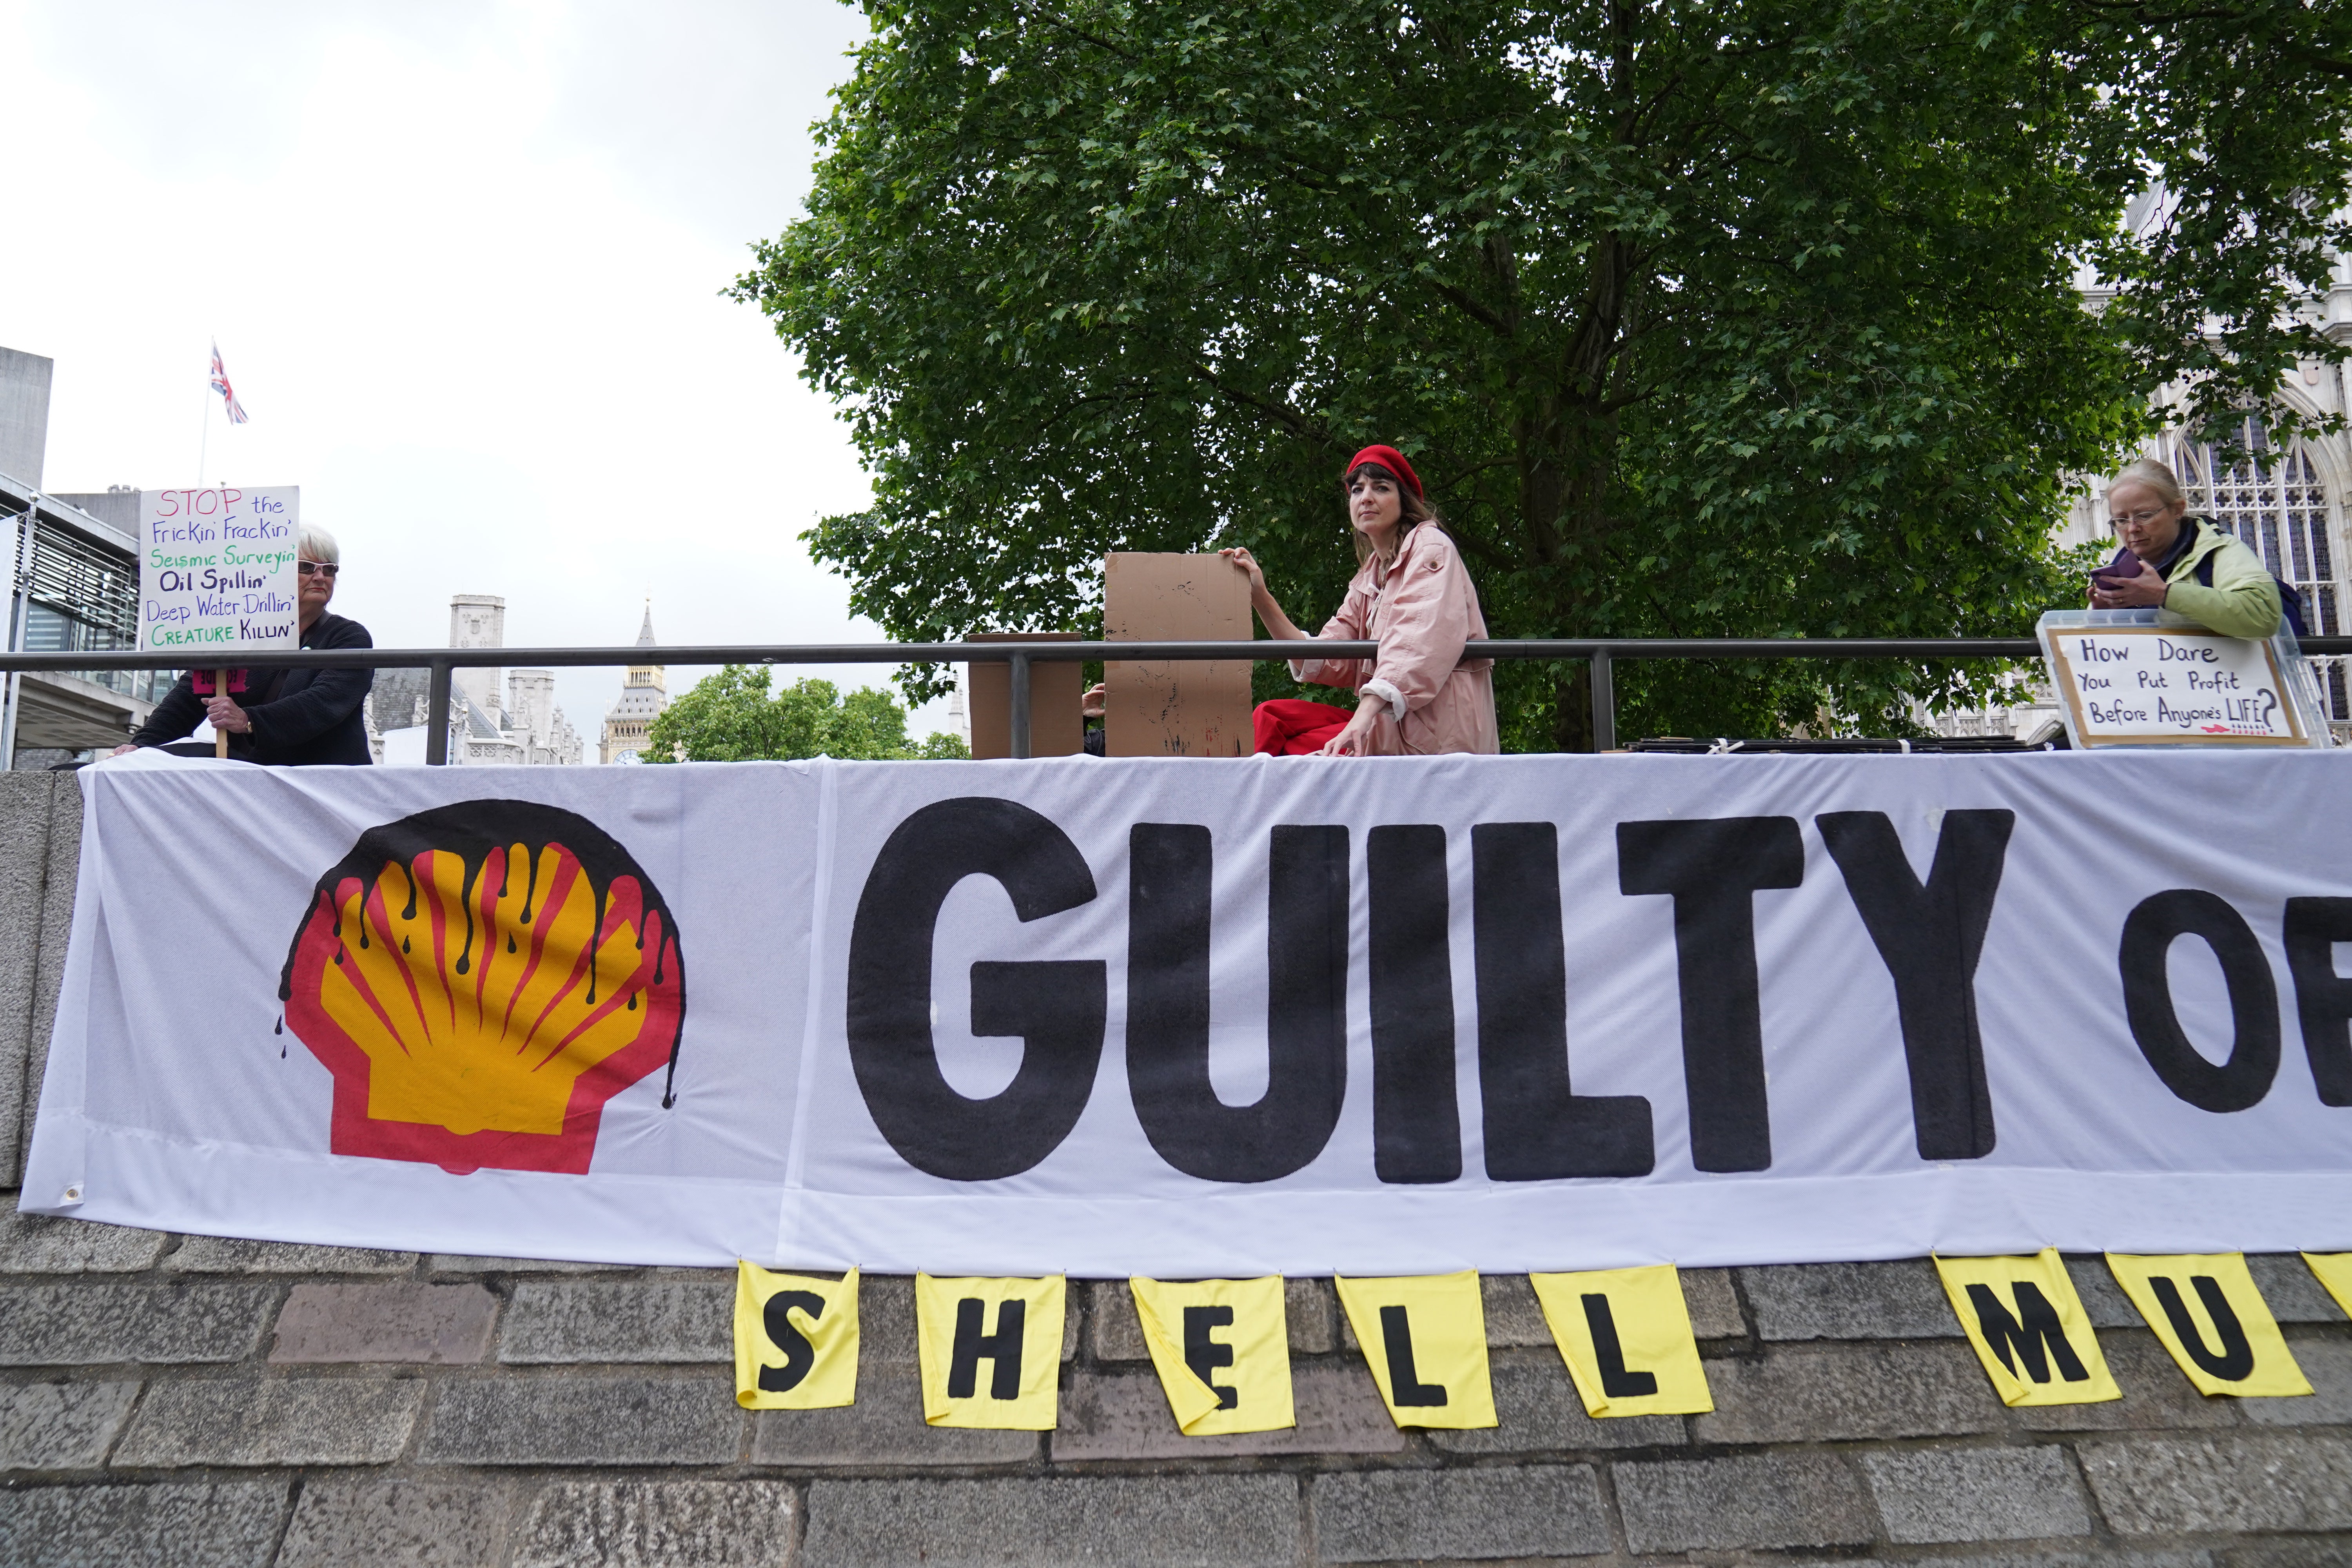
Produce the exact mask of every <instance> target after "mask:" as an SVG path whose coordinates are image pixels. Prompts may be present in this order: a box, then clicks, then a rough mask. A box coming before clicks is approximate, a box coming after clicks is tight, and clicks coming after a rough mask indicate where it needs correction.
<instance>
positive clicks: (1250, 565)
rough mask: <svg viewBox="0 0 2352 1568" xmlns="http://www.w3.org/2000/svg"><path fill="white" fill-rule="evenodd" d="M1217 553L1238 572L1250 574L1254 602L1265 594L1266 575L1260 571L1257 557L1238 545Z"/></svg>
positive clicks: (1251, 594) (1251, 593)
mask: <svg viewBox="0 0 2352 1568" xmlns="http://www.w3.org/2000/svg"><path fill="white" fill-rule="evenodd" d="M1217 553H1218V554H1220V555H1222V556H1223V557H1224V558H1225V559H1226V560H1228V561H1230V562H1232V563H1234V569H1235V570H1236V571H1240V572H1244V573H1246V574H1248V576H1249V585H1250V597H1251V598H1252V599H1253V600H1255V599H1256V598H1257V596H1258V595H1261V594H1263V593H1265V573H1264V572H1261V571H1260V570H1258V564H1257V557H1256V556H1255V555H1252V554H1251V553H1250V552H1248V551H1246V550H1244V549H1243V548H1242V547H1241V546H1239V545H1237V544H1236V545H1230V546H1228V547H1226V548H1225V549H1223V550H1220V551H1218V552H1217Z"/></svg>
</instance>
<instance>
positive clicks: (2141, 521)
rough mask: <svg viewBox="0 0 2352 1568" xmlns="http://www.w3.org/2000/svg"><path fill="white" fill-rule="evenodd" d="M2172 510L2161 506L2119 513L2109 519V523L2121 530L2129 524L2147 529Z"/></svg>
mask: <svg viewBox="0 0 2352 1568" xmlns="http://www.w3.org/2000/svg"><path fill="white" fill-rule="evenodd" d="M2171 510H2172V509H2171V508H2170V507H2168V506H2159V507H2156V508H2153V509H2148V510H2140V511H2133V512H2121V511H2119V512H2117V513H2116V514H2115V515H2114V516H2113V517H2110V518H2108V519H2107V521H2108V523H2109V524H2110V525H2112V526H2113V527H2116V528H2121V527H2122V526H2123V525H2124V524H2126V523H2127V522H2128V523H2130V524H2131V525H2132V526H2133V527H2135V528H2146V527H2147V525H2148V524H2149V523H2151V522H2154V521H2156V520H2157V519H2158V518H2159V517H2162V516H2164V515H2165V514H2166V513H2168V512H2169V511H2171Z"/></svg>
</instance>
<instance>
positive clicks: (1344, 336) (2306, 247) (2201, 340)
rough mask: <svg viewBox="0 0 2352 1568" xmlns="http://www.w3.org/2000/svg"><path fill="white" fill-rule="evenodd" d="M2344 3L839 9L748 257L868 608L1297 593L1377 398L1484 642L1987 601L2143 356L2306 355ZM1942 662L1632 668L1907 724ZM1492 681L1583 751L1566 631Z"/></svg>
mask: <svg viewBox="0 0 2352 1568" xmlns="http://www.w3.org/2000/svg"><path fill="white" fill-rule="evenodd" d="M2343 4H2344V0H2317V3H2316V4H2312V5H2297V4H2290V3H2287V0H2278V3H2276V4H2262V5H2245V6H2236V7H2232V6H2229V5H2220V6H2207V5H2183V6H2180V7H2179V8H2177V9H2173V10H2166V9H2165V8H2163V7H2151V6H2140V5H2123V4H2114V5H2102V4H2095V3H2089V0H2075V3H2070V4H2036V3H2032V0H2027V3H2023V4H2013V3H2009V0H1965V3H1958V4H1955V3H1950V0H1843V3H1838V0H1706V3H1700V0H1562V3H1556V4H1532V5H1508V4H1499V3H1495V0H1459V3H1457V0H1433V3H1431V4H1418V3H1416V4H1396V3H1393V0H1269V3H1266V4H1260V5H1249V6H1238V5H1234V6H1217V7H1211V6H1206V5H1199V4H1190V5H1188V4H1183V3H1181V0H1179V3H1175V4H1150V5H1139V4H1134V3H1132V0H926V3H925V4H922V5H913V4H909V3H907V0H866V10H867V13H868V16H869V17H870V19H871V22H872V27H873V31H872V35H871V37H870V40H869V41H868V42H867V43H866V45H865V46H864V47H863V48H862V49H861V50H860V51H859V53H858V55H857V57H856V68H855V71H854V74H853V75H852V77H851V79H849V81H848V82H847V83H846V85H845V86H844V87H843V88H842V89H840V90H839V93H838V95H837V96H838V101H837V108H836V110H835V114H834V115H833V117H832V119H831V120H830V121H828V122H827V123H826V124H824V126H823V127H821V128H820V135H821V139H822V142H823V145H824V153H823V156H822V159H821V162H820V163H819V166H818V169H817V175H816V183H815V186H814V191H813V192H812V195H811V196H810V198H809V204H808V212H807V216H805V217H804V218H803V220H802V221H800V222H798V223H796V224H795V225H793V226H792V227H791V228H790V229H789V230H788V231H786V232H785V233H784V234H783V235H782V237H780V238H777V239H775V240H773V241H772V242H769V243H765V244H763V245H761V246H760V247H759V248H758V267H757V268H756V269H755V270H753V271H751V272H750V273H749V274H747V275H746V276H745V277H743V278H742V279H739V280H738V282H737V284H736V286H735V291H736V293H737V294H738V296H739V297H740V298H742V299H745V300H751V301H755V302H756V303H757V304H758V306H759V307H760V308H761V310H764V311H766V312H767V313H768V314H769V315H770V316H771V317H772V319H773V321H774V325H775V329H776V331H777V332H778V333H779V335H780V336H782V338H783V339H784V340H785V342H787V343H789V344H790V345H791V346H792V347H793V349H794V350H796V351H797V352H798V353H799V354H800V355H801V358H802V363H803V369H804V373H805V374H807V375H808V376H809V377H810V378H811V379H812V380H813V381H814V383H815V384H817V385H819V386H820V387H822V388H824V389H825V390H826V391H828V392H830V393H832V394H834V395H836V396H838V397H839V398H841V399H842V400H843V402H844V405H845V412H846V415H847V416H848V418H849V419H850V420H851V422H852V425H853V426H854V429H855V432H856V440H857V443H858V446H859V447H860V449H861V451H862V453H863V455H864V457H865V459H866V464H867V466H868V468H869V469H870V470H871V473H872V476H873V479H874V486H875V490H874V501H873V504H872V506H871V507H870V508H869V509H867V510H865V511H862V512H857V513H853V514H850V515H845V516H838V517H831V518H826V519H824V520H823V521H821V522H820V523H819V524H818V526H817V527H816V528H815V529H814V531H813V532H812V534H811V535H810V536H809V537H810V538H811V540H812V542H813V544H814V549H815V551H816V552H817V554H818V555H819V556H820V558H822V559H824V560H826V561H828V562H830V563H835V565H836V566H837V567H838V568H839V569H841V570H842V571H844V572H845V574H847V575H848V577H849V578H850V580H851V583H852V585H853V601H854V603H855V605H856V608H857V609H858V610H859V611H860V612H862V613H864V614H866V615H867V616H872V617H873V618H874V619H876V620H877V621H879V622H880V623H882V624H883V625H884V626H887V628H888V629H889V630H890V631H891V632H892V633H893V634H894V635H897V636H900V637H909V638H925V639H929V638H945V637H953V636H957V635H961V634H962V633H964V632H967V631H971V630H976V629H986V628H996V629H1017V628H1023V627H1037V628H1042V627H1047V626H1077V627H1087V626H1092V625H1093V624H1095V621H1094V617H1095V616H1097V613H1098V609H1099V582H1100V573H1099V563H1100V558H1101V556H1102V554H1103V552H1106V551H1109V550H1192V549H1202V548H1206V547H1209V546H1212V545H1216V544H1226V543H1245V544H1248V545H1251V546H1252V547H1254V548H1255V550H1256V551H1257V552H1258V553H1259V555H1260V557H1261V558H1262V559H1263V560H1264V561H1265V563H1266V564H1267V567H1268V574H1269V577H1270V578H1271V580H1272V582H1273V584H1274V585H1275V587H1276V592H1277V593H1278V594H1279V595H1281V596H1282V597H1283V599H1284V600H1285V602H1286V605H1289V607H1290V608H1291V609H1292V611H1293V614H1294V615H1295V616H1297V617H1298V618H1301V619H1309V618H1311V617H1318V616H1321V615H1322V614H1325V613H1327V612H1328V610H1329V609H1330V608H1331V606H1332V605H1334V604H1335V603H1336V601H1337V599H1338V597H1339V591H1340V589H1341V587H1342V586H1343V585H1344V584H1345V582H1346V579H1347V577H1348V574H1349V571H1350V570H1351V568H1352V562H1351V558H1350V556H1349V550H1348V546H1347V543H1346V539H1345V531H1344V528H1343V526H1342V521H1341V512H1340V507H1339V491H1338V486H1337V484H1336V480H1337V479H1338V477H1339V467H1340V465H1341V463H1342V462H1343V460H1344V459H1345V458H1346V457H1347V455H1348V454H1349V452H1351V451H1352V450H1354V449H1355V448H1356V447H1359V446H1360V445H1362V444H1364V443H1365V442H1367V441H1371V440H1387V441H1392V442H1393V443H1395V444H1396V445H1397V446H1399V447H1402V448H1403V449H1404V450H1405V451H1406V452H1407V453H1408V455H1410V456H1411V457H1412V458H1413V460H1414V462H1415V464H1416V465H1417V466H1418V467H1419V468H1420V469H1421V471H1422V473H1423V476H1424V478H1425V479H1427V480H1428V481H1429V483H1430V487H1431V492H1432V499H1433V500H1434V501H1435V502H1436V504H1437V506H1438V508H1439V510H1441V512H1442V513H1443V514H1444V518H1445V520H1446V522H1447V525H1448V527H1449V528H1450V529H1451V531H1453V533H1454V537H1455V538H1456V539H1457V540H1458V541H1459V542H1460V544H1461V546H1462V549H1463V551H1464V553H1465V557H1466V559H1467V560H1468V562H1469V563H1470V565H1471V568H1472V570H1473V573H1474V574H1475V578H1476V581H1477V583H1478V586H1479V590H1480V593H1481V595H1482V597H1483V599H1484V602H1485V605H1486V613H1487V618H1488V621H1489V623H1490V625H1491V626H1492V628H1493V630H1494V632H1495V634H1496V635H1497V636H1504V637H1536V636H1558V637H1576V636H1601V635H1607V636H1660V635H1679V636H1705V635H1748V636H1756V635H1776V636H1778V635H1815V636H1822V635H1880V636H1956V635H1987V634H2010V633H2016V632H2019V631H2021V630H2023V629H2025V628H2026V627H2028V626H2030V625H2031V624H2032V617H2033V616H2034V614H2035V613H2036V612H2037V611H2038V610H2039V609H2041V608H2042V607H2044V606H2045V605H2050V604H2053V603H2058V602H2063V601H2065V600H2067V599H2070V598H2073V597H2074V595H2076V593H2077V592H2078V590H2077V586H2076V584H2078V582H2079V579H2076V578H2074V577H2072V576H2070V575H2069V574H2068V571H2067V568H2068V564H2069V563H2064V562H2062V561H2061V560H2060V559H2059V558H2058V557H2057V555H2056V554H2055V552H2053V549H2052V548H2051V546H2050V544H2049V537H2050V530H2051V527H2052V524H2053V522H2054V521H2056V520H2057V518H2058V517H2059V516H2060V515H2061V514H2062V512H2063V505H2064V496H2065V493H2066V491H2067V489H2068V486H2069V481H2070V476H2071V475H2074V474H2079V473H2081V472H2084V471H2087V470H2093V469H2096V468H2100V467H2102V466H2104V465H2105V464H2106V463H2108V462H2110V461H2111V460H2112V459H2113V458H2115V456H2116V454H2117V453H2118V452H2119V451H2120V450H2122V449H2123V447H2125V446H2126V444H2127V443H2128V441H2129V440H2130V439H2132V438H2133V437H2135V436H2137V435H2138V434H2140V433H2141V432H2142V431H2143V430H2144V428H2145V426H2146V421H2147V418H2148V414H2147V399H2148V397H2149V396H2150V395H2151V394H2152V393H2154V392H2155V391H2156V390H2157V389H2158V388H2159V387H2161V386H2163V385H2166V384H2171V383H2182V382H2185V383H2186V384H2189V386H2190V387H2191V393H2192V396H2193V398H2194V399H2195V402H2196V409H2195V410H2194V412H2195V413H2196V414H2197V415H2198V416H2200V417H2201V416H2207V415H2215V416H2218V415H2221V414H2223V413H2226V412H2227V411H2228V410H2229V409H2231V408H2233V407H2236V406H2238V405H2242V404H2243V403H2244V402H2245V401H2247V400H2248V399H2250V398H2252V399H2255V400H2260V399H2261V398H2263V396H2264V395H2267V394H2268V392H2269V391H2270V390H2271V388H2273V387H2274V386H2275V385H2276V382H2277V376H2278V374H2279V372H2280V371H2281V370H2282V369H2283V368H2284V366H2286V365H2287V364H2289V363H2294V360H2295V359H2296V358H2297V357H2298V356H2302V357H2305V358H2312V357H2319V358H2332V357H2335V356H2336V354H2337V353H2338V352H2339V351H2337V350H2336V348H2335V347H2334V346H2333V345H2332V344H2329V343H2328V342H2326V340H2325V339H2324V338H2322V337H2320V336H2319V335H2318V334H2317V332H2316V331H2315V330H2314V329H2313V328H2312V327H2311V325H2310V324H2309V323H2307V322H2304V321H2300V320H2298V319H2297V318H2296V317H2295V316H2294V312H2293V310H2292V308H2291V307H2292V303H2293V301H2294V299H2295V298H2296V297H2297V296H2298V295H2299V294H2300V293H2302V292H2304V291H2306V290H2308V289H2311V288H2313V287H2314V286H2315V285H2316V284H2318V283H2319V282H2321V280H2322V279H2324V276H2325V271H2326V251H2327V247H2328V246H2329V245H2330V244H2333V243H2340V242H2341V241H2342V239H2343V238H2344V231H2343V226H2342V225H2341V224H2340V223H2338V222H2337V221H2336V218H2335V216H2334V215H2336V214H2337V213H2339V212H2340V211H2341V210H2342V208H2343V206H2344V204H2345V199H2346V195H2347V166H2352V142H2347V124H2348V123H2352V116H2347V107H2352V84H2347V78H2346V76H2345V74H2344V72H2343V71H2342V69H2341V60H2342V56H2343V52H2344V51H2343V50H2342V49H2341V48H2340V47H2338V46H2340V44H2341V42H2342V26H2341V21H2340V15H2341V12H2340V7H2341V6H2342V5H2343ZM2331 51H2333V52H2331ZM2151 184H2161V186H2162V187H2163V190H2164V197H2163V200H2162V202H2161V203H2159V204H2158V206H2157V209H2156V210H2155V212H2154V216H2152V217H2151V218H2150V219H2149V220H2148V221H2147V222H2145V223H2143V224H2141V225H2139V226H2137V228H2135V229H2132V230H2128V231H2126V229H2124V228H2123V227H2121V226H2120V225H2119V219H2120V218H2121V217H2122V216H2123V215H2124V212H2125V209H2126V205H2127V204H2128V203H2130V202H2131V201H2132V199H2133V198H2135V197H2136V196H2138V195H2140V194H2141V193H2143V192H2145V191H2147V189H2149V188H2150V186H2151ZM2142 205H2143V206H2145V205H2147V204H2145V203H2143V204H2142ZM2093 275H2096V276H2098V277H2100V278H2102V279H2105V282H2106V283H2107V284H2108V286H2110V287H2111V288H2112V289H2114V290H2115V293H2114V298H2113V300H2112V302H2111V303H2108V304H2107V305H2106V306H2105V309H2104V310H2096V311H2094V310H2086V309H2085V308H2084V303H2083V296H2082V293H2081V291H2080V289H2079V287H2078V285H2079V282H2080V281H2081V280H2082V279H2084V278H2087V277H2090V276H2093ZM907 679H908V682H909V689H911V690H913V691H915V692H917V693H918V694H922V693H926V692H928V691H929V689H930V686H929V682H931V681H934V680H937V679H942V677H940V676H936V675H932V674H929V673H927V672H922V671H916V672H912V673H910V675H909V676H908V677H907ZM1970 679H1971V677H1969V675H1968V674H1967V673H1966V672H1964V671H1960V670H1956V669H1954V668H1948V667H1903V666H1894V665H1871V666H1857V665H1848V666H1837V665H1832V664H1828V663H1826V662H1823V663H1814V662H1810V661H1791V662H1786V663H1761V664H1759V665H1756V666H1754V667H1744V668H1738V669H1733V670H1724V669H1701V668H1693V667H1689V666H1666V665H1658V666H1648V667H1637V668H1635V669H1633V670H1630V671H1627V672H1625V676H1624V678H1623V684H1624V692H1623V701H1624V703H1625V705H1626V707H1627V708H1628V709H1629V710H1630V712H1629V714H1628V715H1627V721H1628V722H1629V723H1630V724H1632V725H1634V726H1639V727H1643V728H1648V729H1653V730H1659V729H1664V730H1675V731H1684V732H1725V731H1731V732H1738V731H1750V732H1752V731H1755V730H1757V729H1759V728H1769V727H1772V726H1776V725H1782V724H1787V723H1790V722H1792V721H1800V720H1808V719H1811V718H1812V717H1814V716H1815V715H1816V714H1817V713H1818V712H1819V711H1820V710H1822V708H1823V707H1824V706H1825V705H1826V706H1827V707H1828V708H1829V709H1830V710H1832V711H1833V712H1836V713H1840V714H1844V715H1850V716H1853V717H1854V718H1857V719H1860V720H1863V721H1868V722H1872V723H1876V724H1885V723H1899V722H1901V721H1902V716H1903V713H1904V711H1905V710H1906V707H1907V704H1908V702H1909V700H1912V699H1914V698H1926V699H1928V700H1954V699H1956V698H1958V697H1960V696H1963V695H1965V694H1966V693H1967V692H1968V690H1969V680H1970ZM1502 694H1503V702H1504V710H1505V711H1504V720H1505V727H1506V731H1507V734H1508V735H1510V736H1511V738H1512V739H1513V741H1514V742H1515V743H1517V744H1520V745H1530V744H1532V745H1550V744H1558V745H1560V746H1564V747H1571V748H1572V747H1577V746H1580V745H1583V744H1585V743H1587V742H1589V736H1590V728H1589V725H1590V714H1589V712H1588V710H1587V707H1586V704H1585V700H1584V687H1583V683H1582V681H1581V679H1580V672H1579V671H1578V669H1577V668H1573V667H1551V668H1535V667H1516V668H1515V667H1511V666H1506V667H1505V672H1504V679H1503V681H1502Z"/></svg>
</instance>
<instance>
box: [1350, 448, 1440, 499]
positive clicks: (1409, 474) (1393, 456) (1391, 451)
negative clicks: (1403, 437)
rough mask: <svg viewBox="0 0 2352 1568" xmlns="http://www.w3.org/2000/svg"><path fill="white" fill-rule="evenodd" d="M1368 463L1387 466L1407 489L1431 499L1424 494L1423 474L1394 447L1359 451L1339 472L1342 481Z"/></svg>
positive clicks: (1423, 497) (1382, 466)
mask: <svg viewBox="0 0 2352 1568" xmlns="http://www.w3.org/2000/svg"><path fill="white" fill-rule="evenodd" d="M1366 463H1378V464H1379V465H1380V466H1381V468H1386V469H1387V470H1388V471H1389V472H1390V473H1391V474H1394V475H1395V476H1396V477H1397V479H1399V480H1400V481H1402V483H1403V485H1404V488H1405V489H1409V490H1411V491H1412V493H1413V494H1415V495H1417V496H1421V498H1422V500H1428V499H1429V498H1428V497H1427V496H1426V495H1423V494H1422V489H1421V476H1420V475H1419V474H1416V473H1414V472H1413V471H1412V464H1411V463H1408V462H1406V461H1405V460H1404V454H1403V453H1402V452H1400V451H1398V450H1397V449H1396V448H1395V447H1365V448H1364V449H1363V450H1362V451H1360V452H1359V453H1357V454H1356V455H1355V456H1354V457H1352V458H1349V459H1348V466H1347V467H1346V468H1343V469H1341V470H1340V473H1339V479H1340V480H1341V482H1343V483H1344V482H1345V481H1346V479H1347V478H1348V476H1349V474H1352V473H1354V472H1355V471H1356V470H1357V469H1358V468H1362V467H1363V466H1364V465H1365V464H1366Z"/></svg>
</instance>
